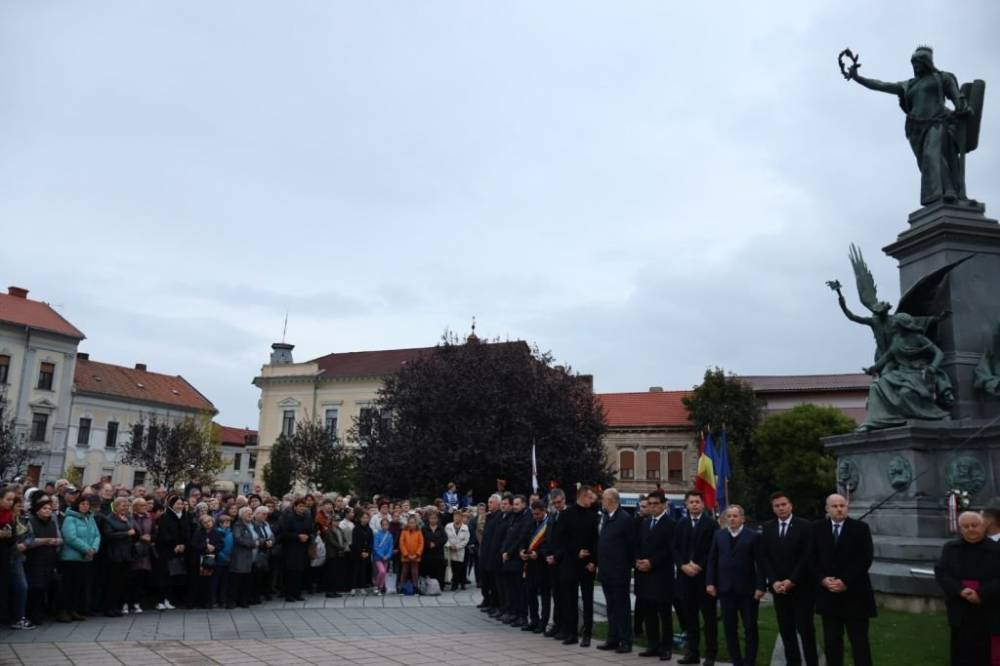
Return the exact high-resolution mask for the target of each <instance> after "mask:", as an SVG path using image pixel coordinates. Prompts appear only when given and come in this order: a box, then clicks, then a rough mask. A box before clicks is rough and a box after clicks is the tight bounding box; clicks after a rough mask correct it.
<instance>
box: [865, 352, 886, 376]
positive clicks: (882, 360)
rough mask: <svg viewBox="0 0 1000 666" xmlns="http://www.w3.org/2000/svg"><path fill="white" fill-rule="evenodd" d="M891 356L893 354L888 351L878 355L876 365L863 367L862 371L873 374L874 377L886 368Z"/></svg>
mask: <svg viewBox="0 0 1000 666" xmlns="http://www.w3.org/2000/svg"><path fill="white" fill-rule="evenodd" d="M891 358H892V354H891V353H890V352H888V351H887V352H885V353H884V354H882V355H881V356H879V357H878V359H877V360H876V361H875V365H873V366H871V367H869V368H862V371H863V372H864V373H865V374H866V375H872V376H873V377H874V376H875V375H877V374H880V373H881V372H882V369H883V368H885V366H886V364H888V363H889V360H890V359H891Z"/></svg>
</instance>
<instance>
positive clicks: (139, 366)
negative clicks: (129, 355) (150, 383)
mask: <svg viewBox="0 0 1000 666" xmlns="http://www.w3.org/2000/svg"><path fill="white" fill-rule="evenodd" d="M135 369H136V370H141V371H142V372H146V364H145V363H136V364H135Z"/></svg>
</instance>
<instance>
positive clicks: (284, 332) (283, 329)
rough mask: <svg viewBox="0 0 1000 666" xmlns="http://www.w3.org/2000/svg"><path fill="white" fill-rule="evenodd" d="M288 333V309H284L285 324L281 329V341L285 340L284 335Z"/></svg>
mask: <svg viewBox="0 0 1000 666" xmlns="http://www.w3.org/2000/svg"><path fill="white" fill-rule="evenodd" d="M286 335H288V310H287V309H286V310H285V325H284V327H283V328H282V329H281V341H282V342H284V341H285V336H286Z"/></svg>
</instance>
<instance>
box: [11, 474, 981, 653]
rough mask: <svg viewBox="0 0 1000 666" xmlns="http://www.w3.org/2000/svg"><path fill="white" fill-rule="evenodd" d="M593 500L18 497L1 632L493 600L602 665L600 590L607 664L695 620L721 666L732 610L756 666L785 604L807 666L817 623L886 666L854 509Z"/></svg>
mask: <svg viewBox="0 0 1000 666" xmlns="http://www.w3.org/2000/svg"><path fill="white" fill-rule="evenodd" d="M575 490H576V492H575V497H574V500H573V502H572V503H569V502H568V501H567V496H566V494H565V492H564V491H563V490H562V489H559V488H554V489H552V490H550V491H549V492H548V494H547V496H546V497H544V498H543V497H540V496H539V495H537V494H532V495H527V496H525V495H520V494H511V493H509V492H506V490H505V488H504V484H500V483H498V490H497V492H496V493H495V494H493V495H491V496H490V497H489V499H488V501H487V502H486V503H485V504H476V503H474V502H473V499H472V495H471V494H470V493H467V494H465V495H462V496H460V495H459V494H458V492H457V490H456V488H455V486H454V484H449V487H448V489H447V490H446V491H445V492H444V493H443V494H442V496H441V497H440V498H438V499H436V500H435V501H434V502H433V503H432V504H430V505H426V506H414V505H412V503H411V502H410V501H408V500H400V501H395V500H390V499H388V498H383V497H380V496H377V495H376V496H375V497H373V498H372V501H370V502H367V501H361V500H359V499H357V498H352V497H350V496H327V495H323V494H320V493H307V494H303V495H288V496H285V497H282V498H276V497H272V496H270V495H269V494H267V493H266V492H265V491H264V490H263V489H262V488H259V487H258V488H255V491H256V492H253V493H250V494H248V495H246V496H244V495H231V494H227V493H224V492H219V491H214V492H212V491H206V492H204V493H203V492H202V490H201V488H199V487H197V486H188V487H186V488H185V490H184V492H183V493H170V492H168V491H167V489H165V488H157V489H156V490H155V491H152V492H151V493H150V496H148V497H147V494H146V493H147V491H146V489H145V488H144V487H142V486H137V487H135V488H132V489H126V488H120V487H118V488H116V487H114V486H112V485H111V484H110V483H98V484H95V485H93V486H89V487H86V488H83V489H77V488H75V487H73V486H72V485H70V484H69V483H67V482H66V481H63V480H61V481H59V482H56V483H54V484H48V485H46V486H45V487H43V488H23V487H19V486H11V487H8V488H5V489H3V490H2V491H0V619H5V618H6V619H7V622H8V624H9V625H10V626H11V628H13V629H16V630H28V629H33V628H35V627H36V626H38V625H40V624H43V623H46V622H50V621H56V622H80V621H84V620H85V619H86V618H87V617H88V616H92V615H95V614H98V613H102V614H104V615H107V616H110V617H118V616H122V615H126V614H138V613H143V612H149V611H157V612H168V611H171V610H174V609H176V608H179V607H186V608H222V607H224V608H235V607H240V608H248V607H250V606H253V605H255V604H260V603H262V602H263V601H268V600H271V599H273V598H283V599H285V600H286V601H301V600H304V596H303V595H304V594H307V593H309V594H311V593H321V594H325V595H326V596H327V597H339V596H342V595H345V594H372V595H381V594H390V593H397V594H438V593H440V591H441V590H443V589H445V588H446V586H447V585H449V584H450V586H451V589H452V590H460V589H466V587H467V586H468V585H469V584H470V580H474V581H475V584H476V585H477V586H478V587H479V588H480V590H481V593H482V602H481V603H480V604H479V609H480V610H481V611H482V612H484V613H486V614H488V615H489V616H490V617H492V618H495V619H496V620H497V621H499V622H502V623H505V624H507V625H509V626H510V627H511V628H514V629H519V630H521V631H525V632H533V633H536V634H544V636H546V637H549V638H553V639H556V640H558V641H561V642H562V643H563V644H564V645H577V644H578V645H580V646H582V647H589V646H590V643H591V637H592V635H593V627H594V589H595V580H596V581H597V582H599V583H600V584H601V589H602V591H603V594H604V599H605V604H606V608H607V620H608V633H607V638H606V640H605V641H604V642H603V643H602V644H601V645H598V646H597V648H598V649H601V650H612V651H615V652H617V653H623V654H624V653H629V652H631V651H632V647H633V639H634V637H635V636H639V635H644V637H645V642H646V647H645V649H644V650H642V651H641V652H639V656H641V657H654V658H659V659H660V660H664V661H667V660H670V659H671V658H672V657H673V654H672V653H673V647H674V622H673V617H674V615H675V614H676V616H677V618H678V622H679V627H680V628H681V629H682V630H683V632H684V633H683V639H684V642H683V644H684V654H683V656H682V657H681V659H680V660H679V662H678V663H681V664H704V665H705V666H711V665H712V664H714V661H715V659H716V656H717V654H718V623H719V610H720V609H721V620H722V626H723V631H724V637H725V641H726V646H727V648H728V652H729V656H730V658H731V659H732V660H733V663H734V664H736V665H737V666H740V665H743V664H754V663H756V660H757V656H758V643H759V640H758V626H757V623H758V621H757V617H758V609H759V604H760V601H761V599H762V598H763V597H764V595H765V594H766V593H770V594H771V597H772V599H773V603H774V609H775V613H776V616H777V621H778V625H779V631H780V635H781V640H782V642H783V646H784V650H785V658H786V662H787V663H788V664H791V665H796V664H802V663H805V664H807V665H810V666H812V665H815V664H818V652H819V650H818V648H817V640H816V636H815V631H814V629H813V626H814V624H813V622H814V616H815V615H816V614H818V615H820V616H821V618H822V628H823V645H822V648H823V653H824V654H825V657H826V663H827V664H830V665H831V666H839V665H840V664H843V662H844V635H845V634H846V636H847V638H848V640H849V641H850V644H851V654H852V658H853V663H854V664H855V665H856V666H865V665H867V664H871V663H872V657H871V650H870V647H869V640H868V629H869V621H870V619H871V618H873V617H875V615H876V606H875V599H874V594H873V591H872V586H871V582H870V580H869V575H868V570H869V568H870V567H871V564H872V560H873V544H872V538H871V533H870V531H869V529H868V527H867V525H866V524H865V523H864V522H861V521H859V520H855V519H852V518H850V517H849V516H848V505H847V500H846V499H845V498H844V497H842V496H840V495H836V494H835V495H831V496H829V497H828V498H827V502H826V513H827V515H826V517H825V518H824V519H822V520H819V521H809V520H806V519H804V518H801V517H799V516H796V515H794V510H793V505H792V502H791V500H790V499H789V498H788V497H787V495H786V494H784V493H782V492H776V493H774V494H773V495H772V496H771V507H772V510H773V512H774V519H772V520H770V521H768V522H765V523H764V524H763V525H762V526H761V527H760V528H749V527H748V526H746V525H745V524H744V522H745V516H744V512H743V509H742V508H741V507H739V506H738V505H735V504H733V505H730V506H728V507H727V508H726V509H725V511H724V512H723V513H722V514H721V516H718V517H716V516H714V515H712V513H711V512H710V511H708V510H707V509H706V507H705V504H704V498H703V496H702V495H701V493H699V492H698V491H690V492H688V493H687V494H686V495H685V497H684V511H683V514H682V516H681V517H678V518H677V520H675V519H674V517H672V516H671V512H670V510H669V504H668V502H667V499H666V497H665V496H664V494H663V492H662V491H660V490H656V491H654V492H652V493H650V494H648V495H646V496H645V497H643V498H642V501H641V503H640V506H639V508H638V510H637V511H636V512H635V513H631V512H628V511H626V510H624V509H623V508H622V507H621V502H620V496H619V494H618V492H617V491H616V490H615V489H614V488H609V489H606V490H603V491H599V489H594V488H591V487H590V486H587V485H581V486H579V487H577V488H576V489H575ZM598 503H599V504H598ZM958 529H959V536H960V538H959V539H956V540H955V541H953V542H949V543H948V545H947V546H946V547H945V549H944V552H943V554H942V557H941V560H940V562H939V563H938V565H937V567H936V570H935V572H936V575H937V578H938V581H939V583H940V585H941V587H942V589H943V590H944V593H945V599H946V603H947V605H948V619H949V622H950V624H951V626H952V663H953V664H987V663H990V662H989V661H988V658H989V657H990V654H991V640H992V638H991V637H992V635H993V634H994V633H1000V632H998V631H997V630H998V629H1000V622H998V620H1000V615H998V614H997V608H996V607H997V605H998V601H1000V545H998V543H997V541H1000V509H988V510H986V511H985V512H984V514H979V513H974V512H966V513H963V514H961V516H959V517H958ZM633 583H634V586H633ZM633 590H634V594H635V603H634V606H633V604H632V596H631V592H632V591H633ZM741 625H742V641H741V632H740V628H741ZM703 635H704V641H703V640H702V636H703ZM702 646H704V651H702ZM702 658H704V661H702ZM984 659H987V660H986V661H984Z"/></svg>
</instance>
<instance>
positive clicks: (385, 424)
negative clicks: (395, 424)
mask: <svg viewBox="0 0 1000 666" xmlns="http://www.w3.org/2000/svg"><path fill="white" fill-rule="evenodd" d="M378 425H379V434H380V435H382V437H383V439H384V438H385V437H386V434H387V433H388V432H389V430H390V429H391V428H392V410H390V409H387V410H385V411H384V412H382V413H380V414H379V422H378Z"/></svg>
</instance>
